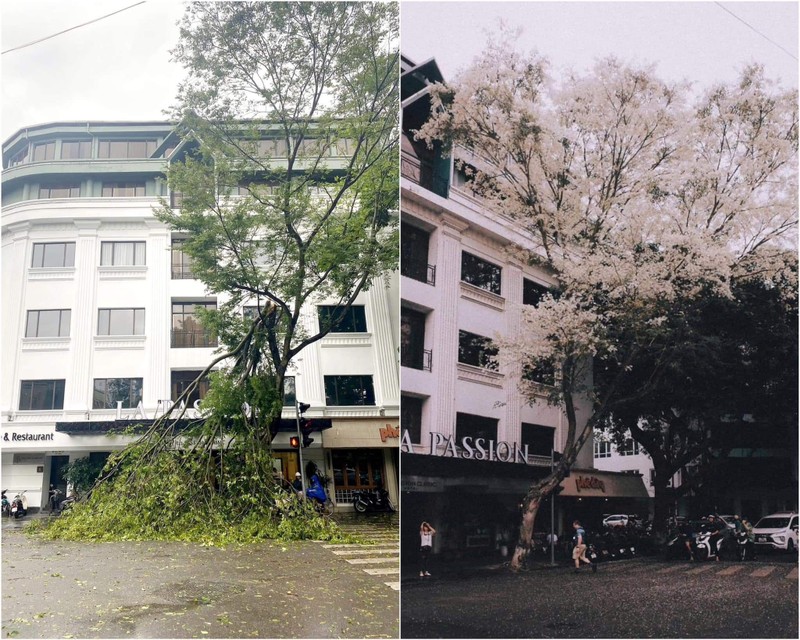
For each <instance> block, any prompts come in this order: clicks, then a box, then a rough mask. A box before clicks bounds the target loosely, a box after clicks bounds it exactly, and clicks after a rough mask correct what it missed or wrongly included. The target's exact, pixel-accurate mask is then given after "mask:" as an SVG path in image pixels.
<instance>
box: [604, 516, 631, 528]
mask: <svg viewBox="0 0 800 640" xmlns="http://www.w3.org/2000/svg"><path fill="white" fill-rule="evenodd" d="M630 520H631V518H630V517H629V516H627V515H625V514H621V513H618V514H615V515H612V516H607V517H605V518H603V526H604V527H624V526H626V525H627V524H628V522H630Z"/></svg>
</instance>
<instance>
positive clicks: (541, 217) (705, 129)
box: [418, 34, 797, 567]
mask: <svg viewBox="0 0 800 640" xmlns="http://www.w3.org/2000/svg"><path fill="white" fill-rule="evenodd" d="M432 98H433V107H432V113H431V117H430V119H429V120H428V122H427V123H426V124H425V125H423V126H422V127H421V128H420V130H419V132H418V137H419V138H420V139H422V140H425V141H427V142H428V143H429V144H433V143H434V142H435V141H440V142H444V143H446V144H448V145H450V148H451V150H452V153H453V154H454V156H455V159H456V162H457V164H458V165H459V166H460V167H462V168H463V170H464V171H465V172H466V174H467V176H468V178H469V181H470V182H469V185H470V188H472V189H473V191H474V192H475V193H476V194H477V195H478V196H480V197H481V198H482V199H483V202H484V203H485V205H486V206H487V207H488V208H490V209H495V210H497V211H502V212H503V213H504V214H505V215H507V216H510V217H511V218H513V220H514V222H515V223H516V224H517V225H518V226H519V227H520V228H522V229H525V230H527V231H528V237H529V240H530V243H531V246H530V247H527V248H525V249H523V248H520V249H519V253H520V257H521V258H522V259H523V260H526V261H527V262H528V263H529V264H536V265H539V266H541V267H542V268H544V269H546V270H548V271H550V272H551V273H552V274H553V275H554V276H555V277H556V279H557V281H558V283H559V286H558V290H557V291H556V292H554V293H555V295H547V296H545V297H544V298H543V299H542V301H541V302H540V303H539V304H538V306H536V307H532V306H525V307H523V308H522V309H521V316H522V326H521V329H520V331H519V333H518V334H517V335H512V336H497V338H496V341H497V343H498V344H499V345H500V354H499V358H500V360H501V362H503V363H504V365H505V366H506V367H508V368H509V370H511V368H512V367H517V368H518V369H517V370H522V369H524V368H525V367H532V366H533V367H535V366H537V365H541V364H543V363H545V364H546V363H553V364H555V366H556V370H557V373H558V375H557V380H556V386H555V388H554V393H553V396H552V397H551V401H553V402H556V403H558V404H560V405H561V406H562V407H563V410H564V413H565V416H566V418H567V434H566V444H565V451H564V454H563V457H562V459H561V461H560V463H559V465H558V467H557V469H556V471H555V473H554V474H551V475H550V476H548V477H547V478H545V479H544V480H542V481H539V482H536V483H535V484H533V485H532V486H531V488H530V490H529V492H528V494H527V495H526V496H525V499H524V501H523V505H524V509H523V518H522V523H521V526H520V537H519V544H518V546H517V549H516V551H515V554H514V559H513V562H512V567H516V566H518V565H519V562H520V560H521V558H522V556H523V555H524V554H525V553H526V552H527V550H528V548H529V546H530V540H531V534H532V532H533V523H534V520H535V516H536V512H537V510H538V506H539V504H540V502H541V499H542V498H543V497H544V496H546V495H547V494H548V493H550V492H551V491H552V489H553V488H554V487H555V486H557V484H558V483H559V481H560V480H561V478H562V477H563V475H564V473H565V472H566V470H567V469H568V468H569V466H570V465H571V464H572V463H573V462H574V460H575V457H576V456H577V454H578V452H579V450H580V449H581V447H582V446H583V445H584V444H585V443H586V441H587V439H589V438H590V437H591V433H592V429H593V428H594V427H595V426H598V425H600V424H601V423H602V422H603V421H604V420H605V419H606V418H607V417H608V416H610V415H613V412H614V411H615V407H616V406H617V405H618V404H619V403H621V402H624V401H626V399H630V398H631V397H633V396H639V395H643V394H646V393H648V391H649V389H651V388H652V386H653V385H654V384H656V383H657V381H658V380H659V378H660V376H662V375H664V373H665V371H666V369H667V368H668V366H669V360H668V359H666V358H660V357H659V349H660V348H662V347H663V346H664V345H667V344H676V345H682V344H684V343H685V339H686V336H685V335H684V336H682V335H681V331H682V330H683V327H684V324H685V323H683V322H682V321H681V317H680V316H681V313H685V312H688V311H689V310H690V309H691V307H692V305H694V304H697V303H698V301H701V300H704V299H710V298H719V299H730V298H732V297H733V296H735V295H736V289H735V287H732V284H733V283H738V282H744V281H750V280H752V281H758V282H760V283H761V284H762V285H763V286H764V287H766V288H772V287H776V288H779V291H780V294H781V296H782V297H784V298H791V297H793V296H794V295H795V290H796V269H794V268H793V264H794V261H795V257H794V254H793V252H791V251H786V249H787V248H789V247H791V246H793V243H794V234H795V232H796V225H797V96H796V94H795V93H794V92H791V91H783V90H781V89H780V88H778V87H775V86H774V85H773V84H772V83H771V82H770V81H769V80H768V79H767V78H766V77H765V76H764V73H763V69H762V68H761V67H759V66H757V65H753V66H751V67H748V68H746V69H744V70H743V71H742V72H741V76H740V78H739V80H738V81H737V82H736V83H732V84H729V85H724V84H720V85H717V86H714V87H710V88H708V89H707V90H705V91H704V92H702V94H701V95H699V96H694V95H693V94H692V92H691V91H690V88H689V86H688V85H685V84H670V83H667V82H664V81H662V80H661V79H659V78H658V77H657V75H656V74H655V72H654V71H653V69H651V68H648V67H635V66H632V65H629V64H625V63H623V62H621V61H619V60H616V59H613V58H608V59H604V60H600V61H598V62H597V63H596V65H595V67H594V68H593V69H592V70H591V72H590V73H588V74H585V75H581V74H577V73H568V74H566V75H564V76H563V77H562V78H558V79H556V78H554V77H553V76H552V75H551V73H550V69H549V65H548V63H547V60H546V59H545V58H544V57H543V56H541V55H539V54H537V53H536V52H532V53H524V52H520V51H519V50H518V49H517V48H516V45H515V43H514V42H513V37H512V36H510V35H509V34H501V35H500V37H498V38H497V39H494V40H492V41H491V42H490V43H489V45H488V47H487V49H486V51H485V52H484V53H483V54H482V55H480V56H479V57H478V58H477V59H476V60H475V61H474V63H473V65H472V66H471V67H470V68H469V69H467V70H466V71H465V72H463V73H462V74H461V75H460V76H458V77H457V78H456V79H455V80H454V81H453V82H451V83H449V84H447V85H444V84H437V85H434V87H433V88H432ZM644 353H650V354H651V355H652V357H651V358H650V359H649V360H648V359H645V358H642V354H644ZM597 364H600V365H602V366H597ZM624 381H625V382H626V384H625V385H623V382H624ZM521 390H522V392H523V393H527V394H528V397H529V399H530V400H531V401H532V402H533V401H535V399H536V396H535V394H533V393H531V389H530V385H522V386H521ZM581 394H588V395H589V397H590V398H591V399H592V401H593V410H592V412H591V415H590V416H588V419H583V418H581V419H579V418H578V416H577V414H576V400H577V398H578V397H579V396H580V395H581Z"/></svg>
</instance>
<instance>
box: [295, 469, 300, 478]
mask: <svg viewBox="0 0 800 640" xmlns="http://www.w3.org/2000/svg"><path fill="white" fill-rule="evenodd" d="M294 477H295V478H302V476H301V475H300V472H299V471H298V472H297V473H295V474H294Z"/></svg>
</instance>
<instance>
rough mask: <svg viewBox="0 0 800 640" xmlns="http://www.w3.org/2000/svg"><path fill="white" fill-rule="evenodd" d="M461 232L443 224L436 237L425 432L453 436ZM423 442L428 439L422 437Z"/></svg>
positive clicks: (444, 222) (446, 223) (424, 434)
mask: <svg viewBox="0 0 800 640" xmlns="http://www.w3.org/2000/svg"><path fill="white" fill-rule="evenodd" d="M461 231H462V229H460V228H456V227H455V226H454V225H451V224H448V221H447V220H443V224H442V226H441V227H440V228H439V231H438V233H437V261H436V289H437V291H438V292H439V304H438V305H437V308H436V309H435V311H434V312H433V313H434V314H435V318H434V330H433V338H434V339H433V345H434V351H433V367H432V369H433V377H434V380H435V381H436V385H435V389H434V391H433V393H432V394H431V399H430V402H431V411H430V413H429V415H430V416H431V422H430V424H429V425H427V431H428V432H430V431H438V432H439V433H442V434H445V435H448V436H449V435H454V433H455V425H456V378H457V375H458V300H459V297H460V295H461V293H460V292H461V288H460V284H459V283H460V282H461ZM425 426H426V425H423V434H422V437H423V442H427V438H428V435H427V433H424V431H426V429H425V428H424V427H425Z"/></svg>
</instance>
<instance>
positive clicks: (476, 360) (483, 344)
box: [458, 331, 497, 371]
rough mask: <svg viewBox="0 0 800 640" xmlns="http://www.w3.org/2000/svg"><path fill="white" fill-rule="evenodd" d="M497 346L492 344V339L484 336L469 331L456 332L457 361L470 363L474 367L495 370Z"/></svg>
mask: <svg viewBox="0 0 800 640" xmlns="http://www.w3.org/2000/svg"><path fill="white" fill-rule="evenodd" d="M496 356H497V347H494V346H492V341H491V340H490V339H489V338H485V337H484V336H479V335H477V334H475V333H470V332H469V331H459V332H458V361H459V362H461V363H463V364H471V365H472V366H474V367H483V368H484V369H491V370H493V371H496V370H497V361H496V360H495V359H494V358H495V357H496Z"/></svg>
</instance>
